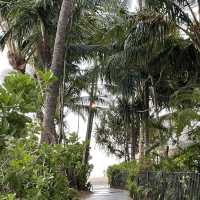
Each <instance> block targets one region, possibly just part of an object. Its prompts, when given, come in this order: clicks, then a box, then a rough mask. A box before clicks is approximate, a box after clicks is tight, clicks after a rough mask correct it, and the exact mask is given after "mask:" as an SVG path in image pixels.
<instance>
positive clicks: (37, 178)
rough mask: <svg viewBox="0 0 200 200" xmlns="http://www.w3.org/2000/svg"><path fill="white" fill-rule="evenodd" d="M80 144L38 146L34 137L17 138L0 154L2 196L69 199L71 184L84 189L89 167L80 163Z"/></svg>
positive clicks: (41, 199) (71, 141)
mask: <svg viewBox="0 0 200 200" xmlns="http://www.w3.org/2000/svg"><path fill="white" fill-rule="evenodd" d="M82 148H83V145H82V144H80V143H79V142H77V140H76V138H75V137H71V138H70V140H69V143H68V145H66V146H63V145H54V146H50V145H41V146H38V144H37V138H29V139H19V140H18V141H14V142H13V143H11V145H9V146H8V147H7V148H6V149H5V150H4V151H3V153H2V154H1V155H0V159H1V161H0V165H1V168H0V192H1V195H2V196H1V199H6V200H7V199H11V200H12V199H26V200H29V199H30V200H50V199H52V200H62V199H63V200H64V199H65V200H72V199H76V198H75V197H76V192H75V190H74V189H72V187H74V188H77V189H85V188H86V183H87V178H88V175H89V173H90V170H91V167H90V166H84V165H82V163H81V159H82Z"/></svg>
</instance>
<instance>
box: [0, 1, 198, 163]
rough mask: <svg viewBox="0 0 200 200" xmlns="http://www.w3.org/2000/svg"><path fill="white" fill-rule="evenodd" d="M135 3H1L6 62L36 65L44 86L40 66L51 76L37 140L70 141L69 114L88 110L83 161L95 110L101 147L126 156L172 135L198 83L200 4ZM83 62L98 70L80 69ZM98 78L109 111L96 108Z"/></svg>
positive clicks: (18, 66)
mask: <svg viewBox="0 0 200 200" xmlns="http://www.w3.org/2000/svg"><path fill="white" fill-rule="evenodd" d="M138 5H139V9H138V10H136V11H135V12H129V11H128V9H127V6H126V5H125V4H124V2H123V1H120V0H109V1H103V0H89V1H88V0H75V1H72V0H63V1H61V0H38V1H35V0H30V1H26V0H19V1H15V0H2V1H1V2H0V25H1V32H2V34H1V38H0V44H1V47H2V48H3V49H4V48H5V47H7V49H8V58H9V61H10V64H11V65H12V66H13V68H14V69H16V70H18V71H20V72H22V73H24V72H25V68H26V65H27V64H30V65H31V66H33V67H34V69H35V78H36V80H37V81H38V82H40V81H41V77H40V73H39V71H40V70H42V71H48V70H49V69H50V70H51V71H52V73H53V75H54V76H55V81H53V82H52V83H50V84H49V86H48V87H47V88H46V90H45V91H43V92H44V95H43V97H44V105H43V108H42V113H43V114H42V117H41V121H42V122H41V123H42V128H43V131H42V136H41V143H48V144H56V143H62V142H64V139H65V135H64V130H65V125H64V108H66V109H68V110H72V111H73V112H78V113H81V112H82V111H83V110H84V111H87V112H88V127H87V133H86V149H85V152H84V156H83V157H84V160H83V162H84V163H85V162H87V161H88V159H89V146H90V139H91V133H92V130H93V123H94V117H95V116H96V114H97V116H98V118H99V119H100V123H98V124H97V126H96V129H95V136H96V140H97V143H99V144H100V145H102V146H104V147H106V149H107V150H108V151H109V152H111V153H114V154H115V155H117V156H118V157H120V158H121V157H124V158H125V160H130V159H136V154H138V152H139V153H140V157H141V158H143V157H144V156H145V155H148V154H149V153H151V152H152V151H153V150H155V148H157V147H160V146H163V144H165V145H166V144H167V141H168V140H169V138H170V137H172V136H173V131H172V127H174V126H175V125H174V124H176V123H175V122H174V121H173V120H172V119H173V117H172V115H173V116H174V113H176V114H177V112H178V111H179V110H180V109H179V108H177V103H176V104H175V103H172V102H173V100H174V99H176V98H177V95H178V96H179V95H180V93H181V92H182V91H183V90H184V92H185V91H186V92H188V91H189V92H193V91H194V87H197V85H198V83H199V69H200V68H199V67H200V66H199V65H200V62H199V53H200V52H199V51H200V31H199V30H200V28H199V27H200V14H199V10H200V2H199V1H194V0H191V1H190V0H162V1H161V0H144V1H143V0H139V1H138ZM195 9H197V13H195ZM198 15H199V16H198ZM83 61H87V62H91V63H93V65H94V66H93V67H92V68H89V67H88V68H86V69H85V70H84V71H83V70H82V69H81V68H80V65H79V64H80V63H81V62H83ZM99 82H101V83H102V84H103V90H104V91H106V92H105V93H106V95H107V96H109V98H107V101H106V102H107V104H106V106H104V107H103V108H102V106H99V105H96V104H97V103H98V102H99V103H100V104H101V105H102V104H103V103H105V98H104V97H105V95H103V96H101V92H99V90H100V88H99V87H98V85H99ZM82 91H87V92H88V94H89V97H88V98H87V99H83V97H81V93H82ZM192 94H193V93H192ZM191 96H192V95H191ZM179 99H180V98H179ZM83 101H85V102H86V103H83ZM186 103H187V102H185V101H181V103H180V105H179V106H182V107H184V108H185V106H186V105H185V104H186ZM186 107H187V106H186ZM174 108H175V109H174ZM163 110H164V111H167V114H166V115H164V116H163V115H161V113H162V112H163ZM171 121H173V122H172V123H170V124H171V125H170V126H169V122H171ZM166 124H167V125H166ZM56 126H59V129H60V130H59V133H58V132H57V131H56Z"/></svg>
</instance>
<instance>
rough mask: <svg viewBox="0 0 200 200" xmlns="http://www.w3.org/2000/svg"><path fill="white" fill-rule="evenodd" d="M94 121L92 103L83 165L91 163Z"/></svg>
mask: <svg viewBox="0 0 200 200" xmlns="http://www.w3.org/2000/svg"><path fill="white" fill-rule="evenodd" d="M93 121H94V108H92V102H91V104H90V111H89V117H88V124H87V132H86V138H85V142H86V146H85V150H84V152H83V164H87V163H88V161H89V156H90V142H91V137H92V127H93Z"/></svg>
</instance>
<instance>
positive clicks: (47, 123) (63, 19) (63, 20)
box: [41, 0, 72, 144]
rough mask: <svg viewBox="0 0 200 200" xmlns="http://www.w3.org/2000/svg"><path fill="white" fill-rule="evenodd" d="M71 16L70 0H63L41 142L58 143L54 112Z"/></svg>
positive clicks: (47, 92)
mask: <svg viewBox="0 0 200 200" xmlns="http://www.w3.org/2000/svg"><path fill="white" fill-rule="evenodd" d="M71 16H72V0H63V2H62V6H61V11H60V16H59V20H58V25H57V32H56V39H55V45H54V52H53V60H52V66H51V70H52V72H53V74H54V75H55V76H56V78H57V80H56V81H54V82H53V83H52V84H50V85H49V87H48V88H47V91H46V100H45V105H44V107H45V110H44V120H43V132H42V136H41V143H48V144H55V143H58V136H57V134H56V129H55V113H56V107H57V102H58V96H59V86H60V82H61V79H62V74H63V68H64V58H65V35H66V30H67V27H68V26H69V25H70V21H71Z"/></svg>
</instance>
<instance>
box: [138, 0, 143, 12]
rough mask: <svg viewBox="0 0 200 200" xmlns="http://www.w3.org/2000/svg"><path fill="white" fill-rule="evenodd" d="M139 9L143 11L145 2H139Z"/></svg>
mask: <svg viewBox="0 0 200 200" xmlns="http://www.w3.org/2000/svg"><path fill="white" fill-rule="evenodd" d="M138 6H139V9H140V10H142V8H143V0H138Z"/></svg>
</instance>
